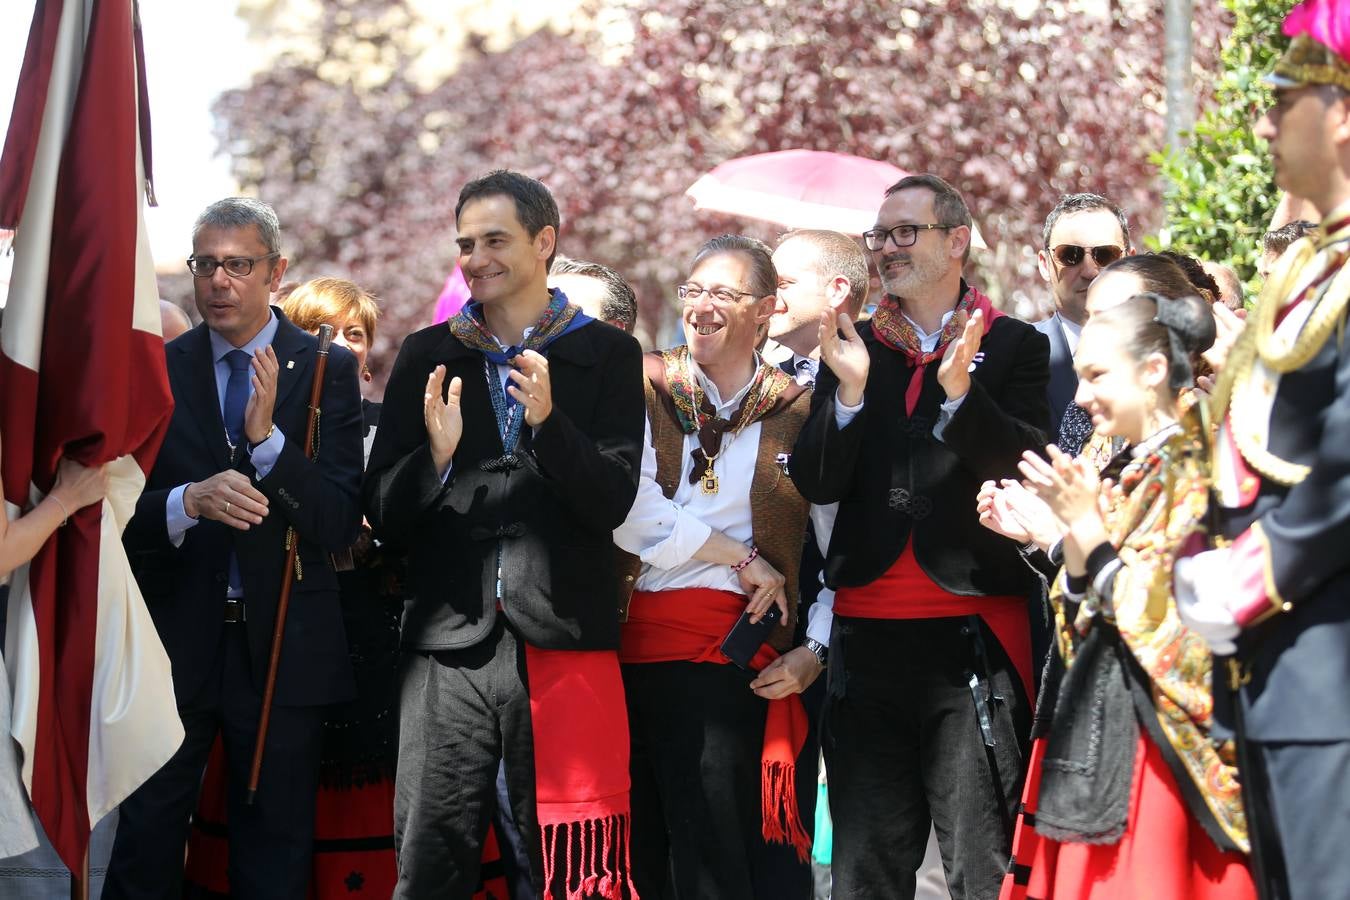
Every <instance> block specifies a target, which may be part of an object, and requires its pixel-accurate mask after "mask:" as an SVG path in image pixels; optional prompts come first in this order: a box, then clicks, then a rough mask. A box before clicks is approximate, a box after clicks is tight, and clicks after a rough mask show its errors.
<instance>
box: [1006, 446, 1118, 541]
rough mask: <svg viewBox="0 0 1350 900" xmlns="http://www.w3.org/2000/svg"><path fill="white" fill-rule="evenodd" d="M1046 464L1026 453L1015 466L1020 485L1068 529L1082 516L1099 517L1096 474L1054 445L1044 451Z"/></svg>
mask: <svg viewBox="0 0 1350 900" xmlns="http://www.w3.org/2000/svg"><path fill="white" fill-rule="evenodd" d="M1045 451H1046V453H1047V454H1048V455H1049V457H1050V460H1049V462H1047V461H1046V460H1044V459H1042V458H1041V457H1040V456H1039V455H1038V454H1036V453H1033V452H1032V451H1030V450H1028V451H1027V452H1026V453H1023V454H1022V461H1021V462H1019V463H1018V464H1017V468H1018V469H1019V470H1020V471H1021V473H1022V477H1023V481H1022V485H1023V486H1024V487H1025V488H1026V489H1027V490H1028V491H1030V492H1031V493H1033V494H1035V495H1036V496H1037V497H1039V498H1040V499H1041V500H1043V501H1045V504H1046V506H1047V507H1049V509H1050V512H1052V513H1053V514H1054V515H1055V517H1056V518H1057V519H1059V520H1060V521H1061V522H1064V523H1066V524H1068V525H1070V526H1072V525H1073V523H1074V522H1075V521H1077V520H1079V519H1081V518H1084V517H1085V516H1097V517H1099V518H1100V516H1101V508H1100V505H1099V503H1098V496H1099V494H1100V492H1101V484H1100V483H1099V482H1098V479H1097V472H1096V470H1095V469H1093V468H1092V466H1091V465H1090V464H1089V463H1088V462H1087V461H1086V460H1076V459H1074V458H1073V457H1071V456H1069V455H1068V454H1067V453H1065V452H1064V451H1062V450H1060V449H1059V448H1058V447H1056V446H1055V445H1054V444H1050V445H1049V446H1047V447H1046V448H1045Z"/></svg>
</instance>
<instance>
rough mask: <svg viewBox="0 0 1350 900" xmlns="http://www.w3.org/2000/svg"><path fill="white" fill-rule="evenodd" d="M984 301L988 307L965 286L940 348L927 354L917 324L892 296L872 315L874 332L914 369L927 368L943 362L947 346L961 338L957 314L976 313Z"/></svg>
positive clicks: (979, 294) (886, 298) (879, 305)
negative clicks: (962, 312) (937, 360)
mask: <svg viewBox="0 0 1350 900" xmlns="http://www.w3.org/2000/svg"><path fill="white" fill-rule="evenodd" d="M982 298H983V299H984V301H985V305H987V304H988V303H989V300H988V298H987V297H984V295H983V294H981V293H980V292H979V291H977V290H975V289H974V288H973V287H970V286H968V285H967V286H965V291H963V292H962V294H961V299H960V300H959V301H957V304H956V308H955V309H953V310H952V315H951V317H950V318H949V319H947V323H946V324H945V325H943V326H942V331H941V333H940V335H939V337H938V342H937V346H936V347H935V348H933V349H932V350H931V351H927V352H925V351H924V349H923V344H922V342H921V341H920V339H919V332H918V330H916V329H915V327H914V323H913V322H911V321H910V320H909V318H908V317H907V316H906V315H905V314H904V313H903V312H901V310H900V300H899V298H897V297H894V296H892V295H891V294H887V295H886V296H884V297H882V298H881V302H880V303H878V304H877V310H876V312H874V313H873V314H872V332H873V333H874V334H875V335H876V336H877V338H878V339H879V340H880V341H881V342H882V343H883V344H885V345H886V346H888V347H890V348H891V349H892V350H898V351H900V352H901V353H903V354H905V356H907V357H909V361H910V362H909V364H910V365H911V366H926V365H928V363H930V362H932V361H933V360H935V359H941V358H942V354H943V353H945V352H946V351H947V345H948V344H950V343H951V342H952V341H953V340H955V339H956V338H957V337H959V336H960V334H961V324H960V322H959V321H958V313H960V312H961V311H962V310H965V311H966V312H974V311H975V309H976V308H978V307H979V306H980V305H981V304H979V302H978V301H979V300H980V299H982Z"/></svg>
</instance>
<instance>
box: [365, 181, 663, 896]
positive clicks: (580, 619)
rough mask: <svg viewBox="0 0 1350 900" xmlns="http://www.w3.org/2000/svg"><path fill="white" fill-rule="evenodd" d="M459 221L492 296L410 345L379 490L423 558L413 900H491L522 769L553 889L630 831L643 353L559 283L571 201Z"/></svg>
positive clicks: (412, 795)
mask: <svg viewBox="0 0 1350 900" xmlns="http://www.w3.org/2000/svg"><path fill="white" fill-rule="evenodd" d="M455 221H456V224H457V226H458V231H459V237H458V239H457V240H458V244H459V262H460V266H461V268H462V269H463V270H464V274H465V277H466V278H467V279H468V282H469V288H470V290H471V291H472V293H473V299H472V300H471V301H470V303H469V304H468V305H467V306H466V307H465V309H464V310H463V311H462V312H461V313H460V314H459V315H458V316H455V317H454V318H452V319H451V320H450V321H449V322H446V323H443V324H440V325H433V326H431V327H430V328H426V329H423V330H422V331H419V332H417V333H415V334H413V335H411V336H410V337H409V338H408V339H407V340H406V341H405V342H404V344H403V347H402V348H401V349H400V351H399V355H398V360H397V362H395V364H394V369H393V372H392V374H391V375H390V379H389V386H388V388H387V390H386V391H385V402H384V410H383V415H382V417H381V422H380V429H379V432H378V433H377V434H376V437H375V445H374V447H373V448H372V450H371V457H370V466H369V470H368V479H367V482H366V486H365V506H366V511H367V515H368V516H369V518H370V521H371V524H372V525H373V526H374V528H375V532H376V535H377V536H378V537H382V538H386V539H391V540H395V541H397V542H399V543H401V544H403V545H405V546H407V547H408V548H409V556H408V594H407V596H408V599H407V602H406V605H405V608H404V615H403V646H404V650H405V654H404V663H403V675H402V685H403V686H402V693H401V697H400V734H399V759H398V776H397V785H396V790H395V804H394V840H395V845H396V847H397V850H398V864H399V881H398V887H397V889H396V891H395V896H396V897H400V898H408V897H450V898H463V900H467V898H469V897H470V896H471V895H472V894H473V891H474V889H475V887H476V884H477V880H478V872H479V862H480V858H481V848H482V842H483V839H484V836H485V833H486V829H487V827H488V821H489V819H490V818H491V815H492V812H493V804H494V794H495V790H494V787H495V783H496V775H497V769H498V765H499V761H500V760H502V759H503V758H505V765H506V781H507V785H508V791H509V796H510V802H511V805H512V813H513V817H514V819H515V822H516V825H517V826H518V827H519V829H520V831H521V835H522V838H523V841H524V844H525V847H526V850H527V851H528V852H529V854H530V868H531V876H532V881H533V882H534V884H535V886H536V889H537V893H538V894H540V895H546V896H547V895H550V894H549V889H551V888H552V887H554V886H556V882H555V884H554V885H549V887H548V888H547V889H546V887H545V879H547V878H549V877H550V876H549V873H551V872H554V871H555V869H554V866H555V864H556V866H557V870H556V872H557V877H558V878H561V877H563V876H564V875H569V876H570V877H572V878H573V880H574V881H575V880H576V879H577V878H578V877H579V873H578V872H571V873H568V872H566V871H563V866H564V865H565V864H566V862H567V861H572V862H574V863H575V864H577V865H583V864H585V863H584V858H585V853H584V851H583V846H582V842H581V841H580V839H579V836H578V832H577V830H576V828H577V826H578V823H581V822H585V821H590V823H591V825H592V826H593V828H594V831H595V834H596V835H600V834H602V833H603V834H605V835H610V836H613V835H618V834H619V833H620V831H621V829H622V828H623V827H626V826H625V824H624V823H626V821H627V818H626V813H627V798H628V756H627V750H628V741H627V719H626V716H625V712H624V701H623V693H622V683H621V682H620V680H619V669H618V657H617V654H616V653H615V650H616V649H617V647H618V639H619V622H618V612H617V600H618V581H617V578H618V576H617V570H616V562H615V556H614V546H613V539H612V536H611V533H612V531H613V530H614V528H616V527H618V526H619V525H620V524H621V523H622V522H623V520H624V517H625V516H626V515H627V513H628V508H629V507H630V506H631V505H632V503H633V498H634V497H635V496H636V493H637V480H638V471H639V465H640V462H641V455H642V434H643V411H644V401H643V388H642V361H641V350H640V348H639V346H638V343H637V341H635V340H633V338H632V337H630V336H628V335H626V334H624V333H623V332H621V331H619V330H618V329H616V328H613V327H611V326H609V325H606V324H604V323H600V322H595V321H594V320H592V319H590V318H589V317H587V316H585V315H584V314H581V313H580V310H579V309H578V308H577V307H575V306H572V305H570V304H568V303H567V298H566V296H565V295H564V294H563V293H562V292H561V291H557V290H556V289H555V290H552V291H550V289H549V288H548V284H547V277H548V269H549V266H550V264H551V263H552V261H553V256H554V253H555V248H556V240H557V233H558V226H559V219H558V208H557V205H556V204H555V203H554V201H553V198H552V196H551V195H550V194H549V192H548V189H547V188H545V187H544V186H543V185H542V184H540V183H539V182H538V181H535V180H534V179H532V178H526V177H525V176H523V175H519V174H517V173H514V172H494V173H491V174H489V175H487V176H485V177H483V178H480V179H478V180H476V181H473V182H470V183H469V184H468V185H466V186H465V188H464V189H463V191H461V193H460V196H459V201H458V205H457V207H456V210H455ZM550 671H551V672H555V673H556V672H558V671H563V672H565V673H568V674H569V676H570V677H572V679H573V680H572V681H570V682H569V684H567V685H566V686H563V688H562V689H561V690H555V689H553V688H554V687H557V685H556V684H555V683H554V682H553V680H552V679H551V678H550V677H549V672H550ZM527 686H528V687H527ZM550 724H551V725H552V726H554V727H553V728H552V729H551V730H549V732H548V733H544V732H543V731H541V728H543V727H545V726H549V725H550ZM560 724H561V725H562V727H563V730H564V731H565V730H566V728H567V726H569V725H570V726H573V727H575V728H576V729H578V731H577V732H576V733H575V734H572V735H567V734H560V733H559V731H558V729H557V726H559V725H560ZM597 738H599V739H600V740H599V741H597ZM569 754H570V758H566V759H563V758H560V756H568V755H569ZM607 779H617V781H616V782H615V783H613V784H612V785H610V786H609V787H608V788H607V789H606V790H607V791H608V793H605V792H604V791H602V792H601V793H603V794H604V796H598V795H597V792H596V791H595V790H588V789H586V788H585V786H584V785H580V784H578V783H577V782H578V781H579V780H580V781H586V780H589V781H591V785H592V787H596V786H599V785H604V784H607ZM597 800H605V801H607V802H605V803H597V802H595V801H597ZM609 801H612V802H609ZM546 812H547V813H548V817H547V819H548V820H547V821H544V820H545V813H546ZM620 812H622V814H623V818H622V819H620V818H618V815H619V813H620ZM601 826H604V827H603V828H602V827H601ZM546 837H547V838H548V839H549V840H550V842H551V846H554V847H556V849H557V851H558V853H557V855H556V856H549V857H548V858H545V856H544V854H543V852H542V847H543V843H544V839H545V838H546ZM569 845H570V846H571V847H572V848H573V849H575V850H576V852H575V853H569V852H568V849H569ZM587 846H591V847H594V846H603V847H604V849H607V850H613V849H615V848H614V846H612V845H602V842H601V841H598V840H596V841H592V842H588V844H587ZM617 858H618V855H614V856H612V858H611V860H610V861H611V862H612V861H613V859H617ZM598 868H604V866H603V865H602V866H599V867H598ZM590 871H592V872H594V871H595V869H591V870H590ZM611 874H615V875H616V877H622V873H611Z"/></svg>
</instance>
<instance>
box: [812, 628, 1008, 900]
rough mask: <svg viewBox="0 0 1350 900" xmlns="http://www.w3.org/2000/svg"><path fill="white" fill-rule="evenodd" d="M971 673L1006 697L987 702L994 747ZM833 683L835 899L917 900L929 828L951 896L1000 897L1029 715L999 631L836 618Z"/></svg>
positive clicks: (829, 724) (828, 734) (827, 721)
mask: <svg viewBox="0 0 1350 900" xmlns="http://www.w3.org/2000/svg"><path fill="white" fill-rule="evenodd" d="M977 637H978V638H979V639H980V642H982V644H983V648H984V653H983V654H981V653H980V652H979V649H978V643H977V641H976V638H977ZM972 676H975V677H976V678H977V679H978V680H980V681H984V680H985V679H986V678H987V680H988V681H987V683H988V684H989V686H990V687H992V694H993V696H994V697H995V698H996V699H994V700H993V701H992V702H991V703H986V704H982V705H983V706H984V707H985V711H986V712H987V713H988V716H987V721H988V723H989V726H990V731H991V737H992V739H993V743H994V746H993V747H992V748H989V747H987V746H986V743H985V738H984V733H983V731H982V729H981V726H980V717H979V710H978V709H977V707H976V703H975V699H974V696H973V694H972V690H971V678H972ZM829 679H830V681H829V696H828V698H827V700H826V704H825V713H824V719H823V722H822V726H821V743H822V746H823V749H824V753H825V764H826V768H827V770H828V771H829V777H830V814H831V816H832V817H833V820H834V847H833V857H832V860H831V871H832V873H833V876H834V892H833V896H834V897H836V898H841V900H843V898H848V900H892V898H904V900H910V898H913V897H914V891H915V873H916V872H917V871H918V868H919V866H920V864H921V863H922V862H923V857H924V849H925V846H926V845H927V843H928V831H929V827H930V823H931V824H932V825H933V826H934V827H935V828H936V830H937V837H938V845H939V847H940V848H941V850H942V863H943V867H944V869H945V870H946V874H947V885H948V888H949V890H950V891H951V895H952V898H953V900H985V898H990V900H992V898H995V897H997V896H998V892H999V883H1000V881H1001V879H1002V877H1003V872H1004V870H1005V869H1006V867H1007V864H1008V858H1009V853H1010V849H1011V846H1010V843H1011V833H1012V830H1011V821H1010V820H1009V818H1008V816H1009V814H1010V813H1011V812H1012V811H1013V810H1015V809H1016V806H1017V802H1018V799H1019V797H1020V796H1021V790H1022V778H1023V771H1022V760H1023V757H1024V755H1025V751H1026V744H1027V738H1028V733H1029V729H1030V722H1031V717H1030V710H1029V706H1028V703H1027V699H1026V697H1025V695H1024V693H1023V690H1022V687H1021V685H1020V684H1019V682H1018V677H1017V673H1016V671H1015V670H1014V669H1013V667H1012V665H1011V663H1010V662H1009V660H1008V657H1007V655H1006V654H1005V653H1004V652H1003V650H1002V648H1001V647H1000V646H999V643H998V641H997V640H996V639H995V638H994V636H993V634H992V632H990V631H989V630H988V628H987V627H986V626H985V625H984V624H983V622H980V621H979V620H978V618H975V617H960V618H940V619H902V620H886V619H852V618H847V617H844V616H836V617H835V620H834V631H833V634H832V636H831V638H830V668H829Z"/></svg>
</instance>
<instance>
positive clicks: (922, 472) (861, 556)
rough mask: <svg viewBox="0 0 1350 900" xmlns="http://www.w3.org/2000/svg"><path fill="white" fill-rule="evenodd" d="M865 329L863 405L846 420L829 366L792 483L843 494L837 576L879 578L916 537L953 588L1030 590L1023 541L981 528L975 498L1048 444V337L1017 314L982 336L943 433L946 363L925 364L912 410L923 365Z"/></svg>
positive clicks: (830, 578)
mask: <svg viewBox="0 0 1350 900" xmlns="http://www.w3.org/2000/svg"><path fill="white" fill-rule="evenodd" d="M858 333H859V335H860V336H861V337H862V339H863V342H864V343H865V344H866V345H867V350H868V353H869V355H870V356H871V369H870V372H869V374H868V378H867V388H866V390H865V392H864V399H863V408H862V410H861V411H860V412H859V413H858V414H857V416H856V417H855V418H854V419H853V420H852V421H851V422H850V423H849V424H848V425H847V426H846V427H845V428H843V429H842V430H841V429H840V428H839V427H838V426H837V425H836V423H835V406H836V394H837V391H838V387H839V379H838V378H837V377H836V376H835V374H834V373H833V372H831V371H830V370H829V367H828V366H825V365H822V366H821V368H820V375H819V377H818V379H817V381H816V389H815V395H814V397H813V398H812V402H811V415H810V418H809V419H808V420H807V423H806V426H805V427H804V428H803V429H802V431H801V435H800V436H799V437H798V439H797V446H796V450H795V452H794V455H793V459H792V467H791V471H792V480H793V481H794V482H796V484H797V488H798V490H800V491H801V493H802V495H803V496H804V497H806V498H807V499H808V500H810V501H811V502H812V503H832V502H835V501H839V518H838V519H837V521H836V522H835V526H834V534H833V536H832V538H831V540H830V549H829V553H828V555H827V557H826V562H825V582H826V584H827V585H829V586H830V587H831V588H838V587H841V586H848V587H854V586H860V585H865V584H868V583H870V582H872V581H874V580H875V579H876V578H878V577H879V576H880V575H881V574H882V573H884V572H885V571H886V570H887V569H888V568H890V566H891V565H892V564H893V563H894V562H895V561H896V560H897V559H898V558H899V557H900V553H901V551H902V550H903V549H904V547H905V545H906V543H907V542H908V541H910V540H911V539H912V540H913V541H914V554H915V557H916V558H917V559H918V562H919V565H920V566H922V567H923V569H924V571H925V572H927V573H928V575H929V576H930V577H931V578H932V579H933V580H934V581H935V582H936V583H937V584H939V585H941V586H942V587H943V588H945V589H947V590H949V591H951V592H953V593H956V594H963V595H968V596H976V595H995V594H1008V595H1027V594H1028V593H1029V592H1030V591H1031V589H1032V579H1033V576H1032V573H1031V572H1030V571H1029V570H1028V569H1027V567H1026V565H1025V564H1024V563H1023V562H1022V560H1021V559H1020V558H1019V556H1018V552H1017V546H1016V545H1015V544H1014V543H1013V542H1011V541H1009V540H1008V539H1007V538H1004V537H1001V536H999V535H997V534H995V533H994V532H992V531H990V530H989V529H987V528H984V527H982V526H981V525H980V522H979V516H978V515H977V514H976V511H975V495H976V494H977V493H978V492H979V488H980V483H981V482H983V481H984V480H986V479H991V478H992V479H997V478H1009V477H1016V476H1017V460H1018V458H1019V457H1020V456H1021V454H1022V452H1023V451H1025V450H1041V449H1043V448H1044V446H1045V443H1046V433H1045V432H1046V428H1047V427H1048V425H1049V412H1048V409H1047V405H1046V382H1047V380H1048V378H1049V369H1048V360H1049V345H1048V343H1047V341H1046V339H1045V336H1044V335H1042V334H1039V333H1038V332H1037V331H1036V330H1035V329H1034V328H1032V326H1030V325H1028V324H1026V323H1025V322H1020V321H1018V320H1016V319H1013V318H1011V317H1008V316H1003V317H1000V318H998V319H997V320H995V321H994V323H993V325H992V327H991V328H990V329H989V332H988V334H986V335H985V336H984V339H983V340H982V341H981V344H980V353H981V354H983V355H982V356H981V357H977V362H976V363H975V370H974V372H973V373H972V376H971V386H970V392H969V393H968V394H967V395H966V398H965V400H964V401H963V402H962V404H961V406H960V407H959V408H958V409H957V411H956V413H955V414H954V415H953V416H952V418H951V421H950V422H948V424H947V427H946V430H945V432H944V434H943V438H942V440H941V441H939V440H937V439H936V438H934V437H933V426H934V425H935V424H936V422H937V420H938V413H939V410H940V407H941V405H942V402H943V400H945V399H946V394H945V393H944V391H943V390H942V386H941V385H939V384H938V381H937V372H938V362H937V361H934V362H932V363H930V364H929V365H928V366H927V367H926V368H925V370H924V374H923V388H922V392H921V393H920V395H919V401H918V404H917V405H916V406H915V408H914V415H913V416H910V415H907V414H906V412H905V388H906V387H907V386H908V384H909V379H910V376H911V374H912V373H913V371H914V370H913V369H912V368H911V367H910V366H909V364H908V362H907V360H906V358H905V356H904V355H903V354H901V353H899V352H897V351H895V350H892V349H891V348H889V347H887V346H886V345H885V344H883V343H881V342H880V341H879V340H878V339H877V337H876V336H875V335H874V334H873V333H872V326H871V323H868V322H864V323H862V324H861V325H859V326H858Z"/></svg>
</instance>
